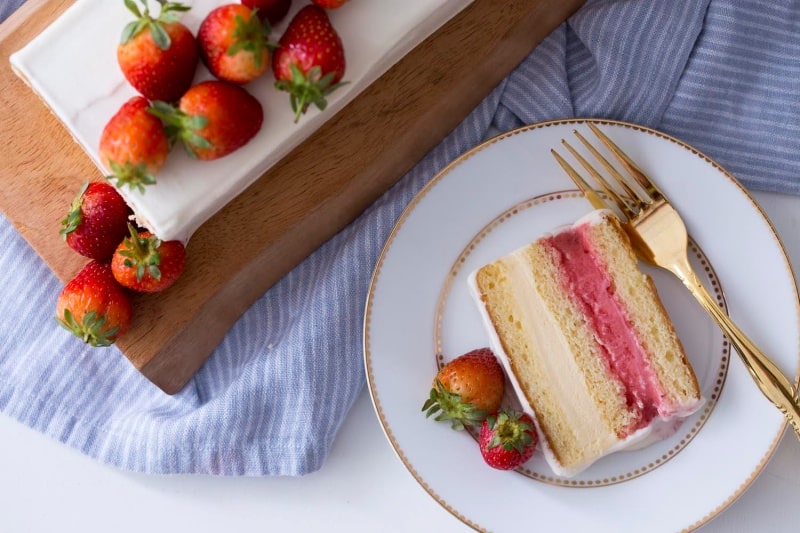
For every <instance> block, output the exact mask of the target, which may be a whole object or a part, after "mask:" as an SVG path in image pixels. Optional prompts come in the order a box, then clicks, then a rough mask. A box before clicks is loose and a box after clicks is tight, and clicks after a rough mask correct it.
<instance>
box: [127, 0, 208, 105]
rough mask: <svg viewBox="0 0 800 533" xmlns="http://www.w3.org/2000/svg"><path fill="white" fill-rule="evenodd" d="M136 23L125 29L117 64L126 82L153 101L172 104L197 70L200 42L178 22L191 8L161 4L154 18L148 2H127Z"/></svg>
mask: <svg viewBox="0 0 800 533" xmlns="http://www.w3.org/2000/svg"><path fill="white" fill-rule="evenodd" d="M124 1H125V6H126V7H127V8H128V9H129V10H130V11H131V12H132V13H133V14H134V16H135V17H136V19H135V20H133V21H132V22H130V23H129V24H128V25H126V26H125V29H124V30H123V31H122V39H121V41H120V44H119V45H118V46H117V62H118V63H119V66H120V69H121V70H122V73H123V75H124V76H125V79H127V80H128V83H130V84H131V85H132V86H133V88H134V89H136V90H137V91H139V93H141V94H142V95H143V96H145V97H147V98H148V99H150V100H165V101H168V102H172V101H175V100H177V99H178V98H180V96H181V95H182V94H183V93H184V92H185V91H186V89H188V88H189V86H191V84H192V80H194V75H195V70H196V68H197V61H198V52H197V42H196V41H195V38H194V35H192V32H191V31H190V30H189V28H187V27H186V26H184V25H183V24H181V23H180V22H178V18H179V13H180V12H184V11H188V10H189V9H190V8H189V7H188V6H185V5H183V4H180V3H177V2H166V1H164V0H158V3H159V4H160V5H161V11H160V13H159V14H158V18H155V19H154V18H153V17H152V16H151V15H150V10H149V9H148V7H147V0H140V1H141V3H142V5H143V6H144V11H143V12H142V11H140V10H139V8H138V7H137V5H136V3H135V2H134V0H124Z"/></svg>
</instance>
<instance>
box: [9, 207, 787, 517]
mask: <svg viewBox="0 0 800 533" xmlns="http://www.w3.org/2000/svg"><path fill="white" fill-rule="evenodd" d="M754 196H755V198H756V200H757V201H758V202H759V203H760V204H761V206H762V207H763V208H764V211H765V212H766V213H767V214H768V216H769V218H770V219H771V220H772V222H773V224H774V225H775V227H776V228H777V230H778V232H779V234H780V235H781V238H782V240H783V243H784V246H785V247H786V249H787V252H788V254H789V257H790V259H791V261H792V264H793V266H794V269H795V275H797V272H798V270H799V269H800V237H799V236H800V197H789V196H783V195H776V194H768V193H755V194H754ZM0 442H2V443H3V446H2V450H3V453H2V454H0V472H2V476H1V477H0V479H2V481H1V482H0V502H2V503H1V504H0V509H2V515H0V516H1V518H0V530H2V531H8V532H15V533H16V532H37V533H38V532H52V531H59V532H61V533H71V532H82V533H83V532H90V533H91V532H95V531H97V532H100V531H102V532H105V531H115V532H116V533H125V532H135V533H141V532H143V531H192V532H194V533H205V532H219V531H303V532H306V531H348V532H374V531H387V532H399V531H434V530H435V531H440V532H443V533H444V532H463V531H469V530H470V529H469V528H468V527H467V526H466V525H464V524H463V523H461V522H460V521H459V520H458V519H457V518H455V517H454V516H452V515H451V514H450V513H449V512H448V511H446V510H445V509H443V508H442V507H440V506H439V504H437V503H436V502H435V501H434V500H433V499H432V498H431V497H430V496H429V495H428V494H427V493H426V492H425V491H424V490H423V489H422V488H421V487H420V486H419V485H418V484H417V482H416V481H415V480H414V478H413V477H412V476H411V475H410V474H409V473H408V472H407V471H406V469H405V467H404V466H403V464H402V463H401V462H400V461H399V459H398V458H397V457H396V456H395V455H394V452H393V450H392V448H391V446H390V445H389V442H388V441H387V440H386V438H385V437H384V435H383V432H382V430H381V427H380V424H379V422H378V419H377V417H376V415H375V413H374V411H373V409H372V404H371V401H370V398H369V394H368V393H367V391H366V389H365V390H364V391H363V393H362V394H361V397H360V398H359V400H358V401H357V403H356V405H355V406H354V408H353V410H352V411H351V413H350V415H349V416H348V418H347V420H345V423H344V425H343V427H342V430H341V432H340V433H339V435H338V437H337V439H336V442H335V444H334V447H333V450H332V452H331V455H330V457H329V458H328V461H327V462H326V464H325V465H324V466H323V468H322V469H321V470H320V471H318V472H315V473H313V474H310V475H308V476H305V477H302V478H218V477H208V476H188V475H186V476H184V475H175V476H145V475H139V474H131V473H128V472H123V471H120V470H116V469H113V468H111V467H108V466H105V465H103V464H100V463H98V462H96V461H94V460H92V459H89V458H87V457H85V456H83V455H81V454H80V453H78V452H76V451H74V450H72V449H70V448H68V447H66V446H64V445H62V444H60V443H58V442H56V441H54V440H52V439H50V438H48V437H45V436H43V435H41V434H39V433H37V432H35V431H33V430H31V429H28V428H27V427H24V426H22V425H21V424H19V423H18V422H16V421H14V420H12V419H10V418H8V417H7V416H4V415H0ZM798 465H800V442H798V440H797V438H795V436H794V434H793V433H786V435H784V438H783V440H782V442H781V444H780V446H779V447H778V449H777V451H776V452H775V455H774V456H773V458H772V460H771V461H770V462H769V463H768V464H767V466H766V468H765V469H764V471H763V472H762V474H761V475H760V476H759V477H758V478H757V479H756V480H755V482H753V484H752V486H751V487H750V488H749V489H748V490H747V491H746V492H745V493H744V494H743V495H742V496H741V497H740V498H739V499H738V500H737V501H736V502H734V503H733V504H732V505H731V506H730V507H729V508H728V509H727V510H726V511H724V512H723V513H721V514H720V515H719V516H718V517H716V518H715V519H714V520H712V521H711V522H710V523H708V524H707V525H706V526H704V527H703V528H701V531H702V532H703V533H707V532H726V533H729V532H750V531H770V530H790V529H792V530H794V529H797V527H798V524H797V522H798V520H797V518H796V516H795V514H794V513H793V512H792V510H793V509H794V507H795V505H796V502H797V501H799V500H800V474H798ZM702 482H703V480H702V479H698V480H697V483H700V484H702ZM526 516H527V517H529V518H530V519H531V520H533V521H534V522H533V523H535V510H530V511H527V513H526Z"/></svg>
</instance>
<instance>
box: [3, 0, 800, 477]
mask: <svg viewBox="0 0 800 533" xmlns="http://www.w3.org/2000/svg"><path fill="white" fill-rule="evenodd" d="M353 1H359V0H353ZM19 3H21V2H20V0H11V1H10V2H9V1H8V0H6V1H5V2H0V18H2V17H4V16H6V15H8V14H9V13H10V12H11V11H13V9H14V8H15V7H16V6H17V5H18V4H19ZM574 116H579V117H605V118H613V119H620V120H626V121H631V122H638V123H641V124H644V125H647V126H650V127H653V128H656V129H660V130H662V131H664V132H666V133H669V134H672V135H674V136H676V137H678V138H681V139H683V140H684V141H686V142H688V143H690V144H692V145H694V146H696V147H697V148H699V149H700V150H702V151H703V152H705V153H707V154H709V155H710V156H711V157H714V158H715V159H717V160H718V161H719V162H720V163H721V164H722V165H723V166H725V167H726V168H727V169H728V170H729V171H731V172H733V174H735V175H736V176H737V177H738V178H739V179H740V180H741V181H742V182H743V183H744V184H745V186H747V187H751V188H754V189H762V190H773V191H780V192H787V193H800V177H799V176H800V157H797V155H796V154H798V152H800V136H798V127H799V126H798V125H800V2H797V1H770V0H764V1H754V0H727V1H724V0H712V1H709V0H705V1H702V0H671V1H648V0H642V1H632V0H628V1H625V0H619V1H611V0H609V1H601V0H598V1H591V2H589V3H587V4H586V5H585V6H584V7H583V8H582V9H581V10H580V11H579V12H578V13H576V14H575V15H574V16H573V17H572V18H571V19H570V20H569V21H568V22H567V23H565V24H563V25H561V26H560V27H559V28H558V29H557V30H556V31H554V32H553V33H552V34H551V35H550V36H549V37H548V38H547V39H546V40H545V41H544V42H543V43H542V44H541V45H540V46H539V47H538V48H537V49H536V50H535V51H534V52H533V53H532V54H531V55H530V56H529V57H528V58H527V59H526V60H525V61H524V62H523V63H522V64H521V65H520V66H519V67H518V68H517V69H516V70H515V71H514V72H513V73H512V74H511V75H509V77H508V78H507V79H506V80H505V81H503V83H501V84H500V85H499V86H498V87H497V88H496V89H495V90H494V91H493V92H492V93H491V94H490V95H489V96H488V97H487V98H486V100H485V101H484V102H483V103H482V104H480V105H479V106H478V107H477V108H476V109H475V111H474V112H473V113H472V114H471V115H470V116H469V117H467V118H466V119H465V120H464V122H463V123H462V124H461V125H460V126H459V127H458V128H457V129H456V130H454V131H453V132H452V133H451V134H450V135H449V136H448V137H447V138H446V139H445V140H444V141H442V143H441V144H440V145H439V146H438V147H436V148H435V149H434V150H432V151H431V153H430V154H429V155H428V156H427V157H425V158H424V159H423V160H422V161H421V162H419V164H418V165H417V166H416V167H415V168H414V169H413V170H412V171H411V172H410V173H409V174H408V175H407V176H406V177H405V178H404V179H403V180H402V181H401V182H400V183H399V184H398V185H396V186H395V187H394V188H393V189H391V190H390V191H389V192H387V193H386V194H385V195H384V196H383V197H382V198H380V199H379V200H378V201H377V202H376V203H375V204H374V205H372V206H371V207H370V208H369V209H368V210H367V211H366V212H365V213H364V214H363V215H362V216H361V217H360V218H358V219H357V220H356V221H354V222H353V223H352V224H351V225H350V226H349V227H347V228H346V229H345V230H344V231H342V232H341V233H340V234H339V235H337V236H336V237H334V238H333V239H332V240H331V241H329V242H328V243H327V244H325V245H324V246H323V247H322V248H320V249H319V250H318V251H317V252H316V253H314V254H313V255H312V256H311V257H309V258H308V259H307V260H306V261H305V262H303V263H302V264H301V265H299V266H298V267H297V268H295V269H294V270H293V271H292V272H291V273H289V274H288V275H287V276H286V277H285V278H284V279H282V280H281V281H280V282H279V283H278V284H277V285H275V286H274V287H273V288H272V289H270V290H269V291H268V292H267V293H266V294H265V295H264V296H263V297H262V298H261V299H259V300H258V301H257V302H256V303H255V304H254V305H253V306H252V308H251V309H250V310H249V311H247V312H246V313H245V314H244V316H243V317H242V318H241V319H240V320H239V321H238V323H237V324H236V325H235V326H234V327H233V329H232V330H231V331H230V333H229V334H228V335H227V337H226V338H225V339H224V341H223V342H222V344H221V345H220V346H219V347H218V348H217V350H216V351H215V352H214V354H213V356H212V357H211V358H210V359H209V361H208V362H207V364H206V365H205V366H204V367H203V368H202V369H201V370H200V372H199V373H198V374H197V376H196V377H195V378H194V379H193V380H192V381H191V382H190V383H189V385H188V386H187V387H186V388H185V389H184V390H183V391H182V392H181V393H179V394H177V395H175V396H173V397H169V396H166V395H164V394H163V393H161V392H160V391H159V390H158V389H156V388H155V387H154V386H153V385H151V384H150V383H149V382H148V381H147V380H146V379H144V378H143V377H141V376H140V375H139V374H138V373H137V372H136V371H135V370H134V369H133V368H132V367H131V365H129V364H128V362H127V361H126V360H125V358H124V357H123V356H122V355H121V354H120V353H119V352H118V351H117V350H116V349H115V348H111V349H90V348H87V347H85V346H83V345H82V344H81V343H80V342H79V341H78V340H77V339H75V338H73V337H71V336H69V334H67V333H65V332H64V331H63V330H61V329H60V328H58V327H57V326H56V325H55V324H54V321H53V319H52V315H53V308H54V303H55V299H56V296H57V294H58V292H59V291H60V289H61V286H60V284H59V283H58V281H57V280H56V279H55V277H54V276H53V275H52V274H51V273H50V272H49V270H48V269H47V267H46V266H44V264H43V263H42V262H41V261H40V260H39V258H38V257H37V256H36V255H35V254H34V252H33V251H32V250H31V249H30V248H29V247H28V246H27V244H26V243H25V242H24V241H23V240H22V238H21V237H20V236H19V235H18V234H17V232H16V231H15V230H14V229H13V228H12V226H11V225H10V224H9V223H8V221H7V220H5V219H4V218H1V217H0V272H2V284H1V285H0V409H1V410H2V411H3V412H4V413H5V414H6V415H7V416H10V417H13V418H15V419H18V420H20V421H21V422H23V423H24V424H26V425H28V426H31V427H33V428H35V429H37V430H39V431H41V432H42V433H44V434H47V435H49V436H51V437H53V438H55V439H58V440H60V441H62V442H64V443H66V444H67V445H69V446H72V447H74V448H76V449H78V450H81V451H82V452H83V453H85V454H87V455H89V456H91V457H94V458H96V459H98V460H100V461H103V462H106V463H109V464H112V465H115V466H118V467H120V468H124V469H129V470H134V471H141V472H162V473H173V472H192V473H210V474H224V475H301V474H306V473H309V472H312V471H314V470H316V469H318V468H320V467H321V466H322V464H323V462H324V460H325V458H326V456H327V454H328V451H329V449H330V447H331V443H332V441H333V439H334V438H335V436H336V433H337V430H338V429H339V427H340V424H341V423H342V421H343V419H344V418H345V416H346V415H347V412H348V410H349V408H350V407H351V405H352V404H353V402H354V401H355V399H356V397H357V396H358V395H359V393H360V391H361V390H362V389H363V385H364V381H365V378H364V371H363V367H362V353H361V330H362V317H363V306H364V301H365V297H366V293H367V289H368V284H369V280H370V275H371V270H372V267H373V265H374V264H375V261H376V259H377V256H378V254H379V252H380V249H381V247H382V245H383V243H384V240H385V238H386V237H387V236H388V234H389V232H390V230H391V228H392V225H393V224H394V222H395V221H396V220H397V218H398V216H399V215H400V213H401V212H402V210H403V208H404V207H405V205H406V204H407V203H408V202H409V201H410V199H411V198H412V197H413V195H414V194H415V193H416V192H417V191H418V190H419V189H420V188H421V187H422V186H423V185H424V184H425V183H426V182H428V181H429V180H430V179H431V178H432V177H433V175H434V174H435V173H436V172H437V171H438V170H440V169H441V168H443V167H444V166H445V165H446V164H448V163H449V162H450V161H452V160H453V159H454V158H455V157H457V156H458V155H459V154H461V153H463V152H464V151H465V150H467V149H469V148H471V147H473V146H475V145H476V144H477V143H479V142H480V141H481V140H482V139H483V138H484V137H485V135H486V134H487V132H488V131H493V130H491V128H495V129H496V130H499V131H506V130H508V129H510V128H514V127H516V126H520V125H524V124H527V123H533V122H538V121H542V120H549V119H558V118H565V117H574ZM487 179H491V177H489V176H487Z"/></svg>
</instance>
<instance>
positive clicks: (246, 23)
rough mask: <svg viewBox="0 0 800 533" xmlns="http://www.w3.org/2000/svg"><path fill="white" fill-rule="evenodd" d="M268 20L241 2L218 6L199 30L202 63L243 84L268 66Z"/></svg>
mask: <svg viewBox="0 0 800 533" xmlns="http://www.w3.org/2000/svg"><path fill="white" fill-rule="evenodd" d="M269 32H270V26H269V22H263V23H262V22H261V19H259V17H258V16H257V15H256V12H255V11H254V10H252V9H250V8H249V7H247V6H245V5H242V4H225V5H222V6H219V7H218V8H216V9H213V10H211V12H210V13H209V14H208V15H207V16H206V18H204V19H203V22H202V23H201V24H200V29H199V30H198V32H197V42H198V44H199V45H200V56H201V57H202V59H203V63H205V65H206V66H207V67H208V70H210V71H211V74H213V75H214V76H216V77H217V78H219V79H221V80H224V81H229V82H231V83H237V84H240V85H243V84H245V83H250V82H251V81H253V80H255V79H256V78H258V77H260V76H261V75H262V74H264V73H265V72H266V71H267V69H268V68H269V63H270V62H269V60H270V50H271V49H272V48H273V45H272V43H270V42H269V40H268V37H269Z"/></svg>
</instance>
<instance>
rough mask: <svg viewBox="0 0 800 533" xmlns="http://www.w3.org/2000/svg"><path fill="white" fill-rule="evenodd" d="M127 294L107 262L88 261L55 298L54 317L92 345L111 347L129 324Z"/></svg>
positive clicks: (129, 313) (128, 298) (128, 300)
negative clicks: (56, 298)
mask: <svg viewBox="0 0 800 533" xmlns="http://www.w3.org/2000/svg"><path fill="white" fill-rule="evenodd" d="M132 316H133V311H132V307H131V301H130V297H129V296H128V293H127V292H126V291H125V289H123V288H122V287H120V286H119V284H118V283H117V282H116V280H115V279H114V276H113V275H112V274H111V267H110V266H109V265H108V264H107V263H101V262H99V261H95V260H91V261H89V262H88V263H86V265H85V266H84V267H83V269H82V270H81V271H80V272H78V274H77V275H76V276H75V277H74V278H72V280H71V281H70V282H69V283H67V284H66V285H65V286H64V288H63V289H62V291H61V294H59V295H58V300H57V301H56V320H57V321H58V323H59V324H61V325H62V326H63V327H64V328H66V329H67V330H68V331H70V332H71V333H73V334H74V335H75V336H76V337H78V338H80V339H82V340H83V342H85V343H87V344H91V345H92V346H110V345H111V344H113V343H114V341H116V340H117V338H119V337H120V336H122V335H123V334H124V333H125V332H126V331H127V330H128V327H129V326H130V324H131V317H132Z"/></svg>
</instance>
